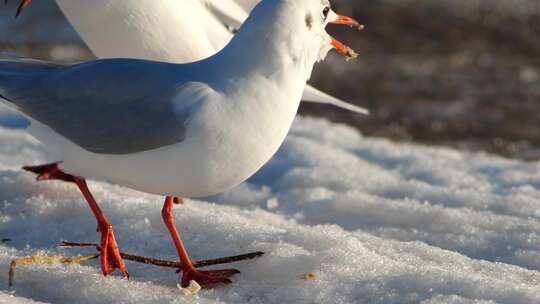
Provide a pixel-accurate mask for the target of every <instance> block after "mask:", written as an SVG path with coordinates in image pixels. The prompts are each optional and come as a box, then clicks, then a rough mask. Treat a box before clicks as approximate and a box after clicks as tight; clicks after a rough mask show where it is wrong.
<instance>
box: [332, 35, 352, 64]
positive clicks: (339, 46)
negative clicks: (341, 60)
mask: <svg viewBox="0 0 540 304" xmlns="http://www.w3.org/2000/svg"><path fill="white" fill-rule="evenodd" d="M332 46H333V47H334V48H335V49H336V51H338V53H340V54H341V55H343V56H345V57H347V60H352V59H356V58H357V57H358V53H356V52H355V51H354V50H353V49H351V48H350V47H349V46H347V45H345V44H343V43H342V42H341V41H339V40H337V39H336V38H332Z"/></svg>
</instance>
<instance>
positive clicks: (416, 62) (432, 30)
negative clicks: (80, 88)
mask: <svg viewBox="0 0 540 304" xmlns="http://www.w3.org/2000/svg"><path fill="white" fill-rule="evenodd" d="M89 1H91V0H89ZM10 2H11V3H10V4H9V5H8V6H5V7H1V9H0V52H7V53H14V54H17V55H21V56H31V57H37V58H42V59H52V60H58V61H75V60H81V59H88V58H92V55H91V54H90V52H89V51H88V50H87V49H86V48H85V47H84V45H82V43H81V42H80V40H79V38H78V37H77V34H76V33H75V32H74V31H73V29H71V28H70V26H69V25H68V24H67V22H66V21H65V19H64V18H63V17H62V15H61V13H60V12H59V11H58V9H57V7H56V5H55V4H54V1H52V0H41V1H34V2H35V3H34V4H33V6H31V7H30V8H29V9H28V10H27V11H25V13H24V14H23V16H22V17H21V18H19V19H17V20H15V19H14V18H13V14H14V12H15V4H16V3H14V2H15V1H13V0H12V1H10ZM334 4H335V6H336V10H338V11H340V12H342V13H349V14H352V15H354V16H355V17H356V18H357V19H358V20H360V21H362V22H363V23H364V24H365V25H366V30H365V31H364V32H362V33H358V32H355V31H352V30H350V29H347V28H339V27H330V28H329V32H331V33H332V34H334V35H335V36H337V37H339V39H340V40H342V41H345V42H347V43H348V44H349V45H351V46H352V47H353V48H355V49H356V50H358V51H359V53H360V54H361V57H360V58H359V60H356V61H353V62H345V61H344V60H343V59H342V58H341V57H339V56H336V55H332V56H330V57H329V58H328V59H327V60H326V61H325V62H324V63H321V64H319V65H318V66H317V68H316V70H315V73H314V75H313V77H312V83H313V84H315V85H316V86H317V87H319V88H321V89H323V90H325V91H327V92H330V93H332V94H334V95H336V96H339V97H341V98H344V99H346V100H348V101H352V102H354V103H356V104H359V105H362V106H365V107H367V108H369V109H370V110H371V112H372V115H371V116H369V117H363V116H359V115H355V114H351V113H348V112H345V111H342V110H339V109H335V108H332V107H329V106H324V105H316V104H307V103H304V104H303V106H302V108H301V113H302V114H304V115H316V116H323V117H327V118H329V119H331V120H333V121H339V122H345V123H347V124H350V125H354V126H355V127H357V128H358V129H359V130H360V131H361V132H362V133H363V134H365V135H370V136H380V137H387V138H391V139H394V140H400V141H414V142H421V143H427V144H436V145H448V146H453V147H458V148H460V149H470V150H483V151H488V152H494V153H498V154H501V155H505V156H510V157H516V158H522V159H528V160H537V159H540V128H539V127H540V113H539V111H538V108H539V105H540V40H539V36H540V1H538V0H504V1H503V0H361V1H360V0H348V1H345V0H340V1H334ZM102 30H105V29H102Z"/></svg>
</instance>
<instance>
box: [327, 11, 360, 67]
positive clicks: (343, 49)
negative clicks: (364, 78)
mask: <svg viewBox="0 0 540 304" xmlns="http://www.w3.org/2000/svg"><path fill="white" fill-rule="evenodd" d="M333 15H334V16H333V20H332V21H330V22H329V23H331V24H340V25H347V26H350V27H352V28H356V29H358V30H359V31H361V30H363V29H364V25H363V24H361V23H360V22H358V21H356V20H354V19H353V18H351V17H347V16H343V15H338V14H333ZM332 46H333V47H334V48H335V49H336V50H337V51H338V53H340V54H341V55H343V56H345V57H347V60H351V59H355V58H356V57H358V53H356V52H355V51H354V50H353V49H351V48H350V47H349V46H347V45H345V44H344V43H342V42H341V41H339V40H337V39H335V38H333V37H332Z"/></svg>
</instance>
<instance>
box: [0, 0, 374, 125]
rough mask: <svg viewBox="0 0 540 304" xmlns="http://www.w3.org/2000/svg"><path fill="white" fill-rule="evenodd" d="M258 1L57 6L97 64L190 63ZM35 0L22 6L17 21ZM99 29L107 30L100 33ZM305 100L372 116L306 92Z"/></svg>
mask: <svg viewBox="0 0 540 304" xmlns="http://www.w3.org/2000/svg"><path fill="white" fill-rule="evenodd" d="M259 1H260V0H183V1H178V0H160V1H154V0H137V1H134V0H132V1H110V0H92V1H88V0H56V2H57V4H58V6H59V7H60V9H61V10H62V12H63V13H64V15H65V16H66V17H67V19H68V20H69V21H70V23H71V24H72V25H73V27H74V28H75V29H76V30H77V32H78V33H79V35H80V36H81V38H82V39H83V40H84V41H85V43H86V44H87V45H88V47H89V48H90V49H91V51H92V52H93V53H94V54H95V55H96V56H97V57H99V58H139V59H149V60H158V61H166V62H175V63H188V62H193V61H197V60H201V59H204V58H207V57H209V56H211V55H213V54H215V53H216V52H217V51H219V50H221V49H222V48H223V47H224V46H225V45H226V44H227V43H228V42H229V41H230V40H231V38H232V37H233V35H234V34H233V32H234V30H236V29H238V28H239V27H240V25H241V24H242V23H243V22H244V21H245V19H246V18H247V17H248V12H249V11H251V9H252V8H253V7H254V6H255V5H256V4H257V3H258V2H259ZM6 2H7V0H6ZM31 3H32V0H21V2H20V4H19V7H18V9H17V13H16V15H17V16H18V15H19V14H20V13H21V12H22V11H23V9H24V8H26V7H28V6H29V5H30V4H31ZM96 24H101V25H102V26H103V27H104V28H105V30H96V26H95V25H96ZM303 100H305V101H310V102H316V103H323V104H330V105H334V106H336V107H339V108H342V109H345V110H348V111H352V112H355V113H359V114H364V115H367V114H369V111H368V110H366V109H364V108H361V107H358V106H356V105H353V104H351V103H347V102H345V101H343V100H340V99H338V98H335V97H333V96H331V95H329V94H326V93H324V92H322V91H320V90H317V89H315V88H314V87H312V86H309V85H308V86H306V88H305V90H304V95H303Z"/></svg>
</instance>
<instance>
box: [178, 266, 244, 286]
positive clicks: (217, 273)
mask: <svg viewBox="0 0 540 304" xmlns="http://www.w3.org/2000/svg"><path fill="white" fill-rule="evenodd" d="M182 273H183V274H182V284H181V286H182V287H184V288H186V287H187V286H189V282H190V281H195V282H197V283H198V284H199V285H201V287H203V288H209V287H213V286H215V285H219V284H230V283H232V281H231V280H230V279H229V277H231V276H233V275H235V274H238V273H240V271H239V270H237V269H220V270H204V271H203V270H197V269H195V268H192V269H189V270H184V271H182Z"/></svg>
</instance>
